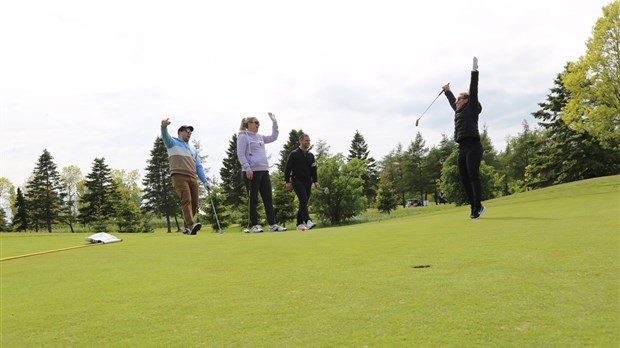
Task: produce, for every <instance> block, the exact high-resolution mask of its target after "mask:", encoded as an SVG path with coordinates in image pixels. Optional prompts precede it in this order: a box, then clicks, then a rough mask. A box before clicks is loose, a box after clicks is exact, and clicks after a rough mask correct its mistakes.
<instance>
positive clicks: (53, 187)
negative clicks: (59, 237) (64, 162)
mask: <svg viewBox="0 0 620 348" xmlns="http://www.w3.org/2000/svg"><path fill="white" fill-rule="evenodd" d="M32 175H33V176H32V179H31V180H30V181H29V182H28V183H27V184H26V187H27V189H28V191H27V196H26V200H27V202H28V207H29V209H28V212H29V214H30V218H31V219H32V221H33V222H34V226H35V230H36V231H38V230H39V226H42V227H43V226H44V227H45V228H46V229H47V232H50V233H51V232H52V226H53V225H54V224H55V223H58V222H59V218H60V214H61V209H62V204H63V198H64V197H63V196H64V194H63V193H62V184H61V180H60V174H58V170H57V169H56V164H55V163H54V161H53V157H52V155H51V154H50V153H49V152H48V151H47V149H45V150H43V154H42V155H41V157H39V160H38V162H37V165H36V167H35V169H34V171H33V172H32Z"/></svg>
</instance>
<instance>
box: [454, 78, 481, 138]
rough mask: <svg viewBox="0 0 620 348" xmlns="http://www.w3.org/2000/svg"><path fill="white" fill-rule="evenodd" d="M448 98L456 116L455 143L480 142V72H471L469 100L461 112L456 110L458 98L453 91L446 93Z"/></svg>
mask: <svg viewBox="0 0 620 348" xmlns="http://www.w3.org/2000/svg"><path fill="white" fill-rule="evenodd" d="M446 97H447V98H448V102H449V103H450V106H451V107H452V109H453V110H454V111H455V114H454V141H456V142H457V143H459V144H460V143H463V142H466V141H471V140H478V141H479V140H480V132H479V131H478V116H479V115H480V113H481V112H482V105H480V101H479V100H478V71H472V72H471V80H470V81H469V100H468V102H467V104H465V106H463V107H462V108H461V109H460V110H457V109H456V98H455V97H454V94H453V93H452V92H451V91H446Z"/></svg>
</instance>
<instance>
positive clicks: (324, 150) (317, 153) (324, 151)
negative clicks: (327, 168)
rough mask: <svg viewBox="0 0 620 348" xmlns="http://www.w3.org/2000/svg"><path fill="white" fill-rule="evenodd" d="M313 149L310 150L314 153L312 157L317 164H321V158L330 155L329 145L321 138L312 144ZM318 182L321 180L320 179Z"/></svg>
mask: <svg viewBox="0 0 620 348" xmlns="http://www.w3.org/2000/svg"><path fill="white" fill-rule="evenodd" d="M313 149H314V151H312V153H314V159H315V160H316V163H318V165H321V162H323V159H327V158H330V157H331V156H332V155H331V153H330V152H329V149H330V146H329V145H327V143H326V142H325V140H323V139H319V140H318V141H317V142H316V143H315V145H314V146H313ZM319 182H321V181H320V179H319Z"/></svg>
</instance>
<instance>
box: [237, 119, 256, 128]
mask: <svg viewBox="0 0 620 348" xmlns="http://www.w3.org/2000/svg"><path fill="white" fill-rule="evenodd" d="M254 121H256V117H254V116H250V117H244V118H243V119H241V125H240V126H239V130H240V131H243V130H247V129H248V123H250V122H254Z"/></svg>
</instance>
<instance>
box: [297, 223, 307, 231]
mask: <svg viewBox="0 0 620 348" xmlns="http://www.w3.org/2000/svg"><path fill="white" fill-rule="evenodd" d="M307 229H308V228H307V227H306V226H304V224H299V225H297V231H305V230H307Z"/></svg>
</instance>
